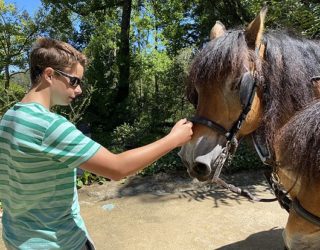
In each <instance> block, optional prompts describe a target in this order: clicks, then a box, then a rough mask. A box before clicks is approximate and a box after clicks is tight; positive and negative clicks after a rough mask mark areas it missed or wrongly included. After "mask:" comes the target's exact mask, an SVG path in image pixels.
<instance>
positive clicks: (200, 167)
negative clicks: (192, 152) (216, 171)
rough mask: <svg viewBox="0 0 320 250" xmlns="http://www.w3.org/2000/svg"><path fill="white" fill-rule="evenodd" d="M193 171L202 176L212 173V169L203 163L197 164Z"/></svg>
mask: <svg viewBox="0 0 320 250" xmlns="http://www.w3.org/2000/svg"><path fill="white" fill-rule="evenodd" d="M193 170H194V171H195V172H196V173H197V174H198V175H201V176H206V175H208V174H209V173H210V169H209V168H208V167H207V166H206V165H205V164H202V163H196V164H195V165H194V167H193Z"/></svg>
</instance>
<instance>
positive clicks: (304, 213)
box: [291, 198, 320, 227]
mask: <svg viewBox="0 0 320 250" xmlns="http://www.w3.org/2000/svg"><path fill="white" fill-rule="evenodd" d="M291 208H292V209H293V210H294V211H295V212H296V213H297V214H298V215H299V216H300V217H302V218H303V219H305V220H307V221H309V222H310V223H312V224H314V225H317V226H318V227H320V217H318V216H316V215H314V214H312V213H310V212H309V211H308V210H306V209H305V208H304V207H303V206H301V204H300V202H299V200H298V199H296V198H295V199H293V201H292V203H291Z"/></svg>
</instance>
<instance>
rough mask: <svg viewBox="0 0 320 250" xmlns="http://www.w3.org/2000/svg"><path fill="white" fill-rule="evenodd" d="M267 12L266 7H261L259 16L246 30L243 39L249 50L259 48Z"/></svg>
mask: <svg viewBox="0 0 320 250" xmlns="http://www.w3.org/2000/svg"><path fill="white" fill-rule="evenodd" d="M267 10H268V8H267V6H265V7H263V8H262V9H261V11H260V13H259V15H258V16H257V17H256V18H255V19H254V20H253V21H252V22H251V23H250V24H249V26H248V27H247V28H246V31H245V37H246V41H247V44H248V47H249V48H251V49H255V48H257V47H259V45H260V43H261V38H262V35H263V31H264V22H265V17H266V14H267Z"/></svg>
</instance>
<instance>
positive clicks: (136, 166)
mask: <svg viewBox="0 0 320 250" xmlns="http://www.w3.org/2000/svg"><path fill="white" fill-rule="evenodd" d="M191 137H192V123H191V122H187V120H186V119H182V120H180V121H178V122H177V123H176V124H175V126H174V127H173V128H172V130H171V132H170V133H169V134H168V135H167V136H165V137H163V138H161V139H160V140H158V141H155V142H153V143H150V144H148V145H146V146H143V147H139V148H136V149H132V150H128V151H125V152H123V153H120V154H113V153H111V152H110V151H109V150H107V149H106V148H104V147H101V148H100V149H99V150H98V152H97V153H96V154H95V155H94V156H93V157H91V158H90V159H89V160H88V161H86V162H84V163H83V164H81V165H80V168H82V169H84V170H87V171H89V172H92V173H95V174H97V175H100V176H104V177H107V178H110V179H112V180H120V179H122V178H123V177H125V176H128V175H131V174H133V173H135V172H137V171H139V170H140V169H143V168H145V167H147V166H148V165H150V164H151V163H153V162H154V161H156V160H157V159H159V158H160V157H161V156H163V155H165V154H167V153H168V152H170V151H171V150H173V149H174V148H176V147H179V146H182V145H183V144H185V143H186V142H188V141H189V140H190V139H191Z"/></svg>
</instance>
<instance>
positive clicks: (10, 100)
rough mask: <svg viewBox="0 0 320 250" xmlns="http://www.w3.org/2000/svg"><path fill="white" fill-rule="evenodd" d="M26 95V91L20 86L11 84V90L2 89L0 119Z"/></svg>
mask: <svg viewBox="0 0 320 250" xmlns="http://www.w3.org/2000/svg"><path fill="white" fill-rule="evenodd" d="M25 94H26V89H25V88H24V87H22V86H20V85H18V84H15V83H11V84H10V87H9V89H5V88H4V87H3V86H1V87H0V117H1V116H2V115H3V114H4V113H5V112H6V111H7V110H8V109H9V108H10V107H11V106H13V105H14V104H15V103H16V102H19V101H20V100H21V99H22V98H23V97H24V95H25Z"/></svg>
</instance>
